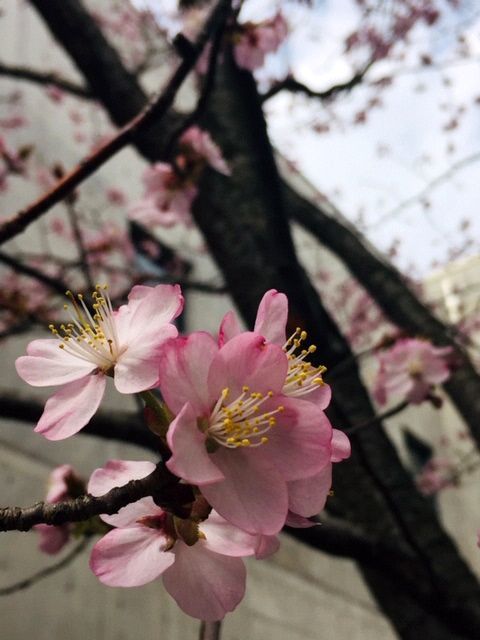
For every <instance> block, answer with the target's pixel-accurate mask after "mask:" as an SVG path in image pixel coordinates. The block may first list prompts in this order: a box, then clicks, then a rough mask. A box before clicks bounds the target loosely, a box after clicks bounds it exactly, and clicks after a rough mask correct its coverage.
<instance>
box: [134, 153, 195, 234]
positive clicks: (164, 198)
mask: <svg viewBox="0 0 480 640" xmlns="http://www.w3.org/2000/svg"><path fill="white" fill-rule="evenodd" d="M143 183H144V185H145V194H144V197H143V199H142V200H140V201H139V202H137V203H135V204H134V205H133V206H132V207H131V208H130V211H129V217H130V218H131V219H132V220H137V221H138V222H141V223H142V224H144V225H146V226H155V225H160V226H162V227H172V226H174V225H175V224H178V223H183V224H185V225H186V226H190V225H191V224H192V219H191V215H190V210H191V208H192V202H193V201H194V199H195V198H196V196H197V193H198V189H197V187H196V186H195V185H194V184H192V183H191V182H186V181H185V180H183V179H182V178H180V177H179V176H178V175H177V173H176V172H175V171H174V169H173V167H172V166H171V165H169V164H166V163H164V162H157V163H156V164H154V165H152V166H151V167H148V168H147V169H146V170H145V173H144V174H143Z"/></svg>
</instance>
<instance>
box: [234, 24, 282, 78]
mask: <svg viewBox="0 0 480 640" xmlns="http://www.w3.org/2000/svg"><path fill="white" fill-rule="evenodd" d="M239 28H240V34H239V35H238V37H237V39H236V40H235V46H234V50H233V51H234V56H235V61H236V63H237V64H238V66H239V67H242V69H248V70H249V71H254V70H255V69H258V68H259V67H262V66H263V64H264V62H265V56H266V55H267V54H268V53H273V52H274V51H276V50H277V49H278V47H279V46H280V45H281V44H282V42H283V41H284V40H285V38H286V37H287V35H288V25H287V23H286V21H285V18H284V17H283V16H282V14H281V13H277V15H276V16H275V17H273V18H271V19H269V20H265V21H264V22H260V23H258V24H255V23H253V22H247V23H245V24H243V25H240V26H239Z"/></svg>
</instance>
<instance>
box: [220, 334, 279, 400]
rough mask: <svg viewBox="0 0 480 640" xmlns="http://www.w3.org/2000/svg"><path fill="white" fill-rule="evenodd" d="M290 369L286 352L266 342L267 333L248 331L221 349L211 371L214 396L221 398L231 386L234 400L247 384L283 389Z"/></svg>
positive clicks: (259, 388) (252, 388)
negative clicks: (264, 334)
mask: <svg viewBox="0 0 480 640" xmlns="http://www.w3.org/2000/svg"><path fill="white" fill-rule="evenodd" d="M287 370H288V362H287V357H286V355H285V353H284V351H283V350H282V349H281V348H280V347H278V346H277V345H275V344H271V343H266V342H265V339H264V338H263V336H260V335H258V334H256V333H251V332H244V333H241V334H240V335H238V336H236V337H235V338H232V339H231V340H229V341H228V342H227V343H226V344H225V345H224V346H223V347H222V348H221V349H220V351H219V352H218V354H217V355H216V357H215V359H214V360H213V362H212V365H211V367H210V371H209V374H208V387H209V389H210V397H211V398H215V399H216V398H218V397H219V396H220V394H221V392H222V389H224V388H225V387H228V388H229V390H230V396H229V398H230V399H231V400H234V399H235V398H237V397H238V396H239V395H240V394H241V393H242V387H243V386H244V385H247V386H248V387H250V391H252V392H254V391H255V392H260V393H266V392H267V391H273V392H274V393H275V392H279V391H280V390H281V389H282V387H283V384H284V382H285V378H286V375H287Z"/></svg>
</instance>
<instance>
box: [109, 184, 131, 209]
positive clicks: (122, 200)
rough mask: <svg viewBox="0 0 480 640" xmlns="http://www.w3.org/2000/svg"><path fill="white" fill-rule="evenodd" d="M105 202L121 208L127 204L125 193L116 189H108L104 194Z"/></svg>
mask: <svg viewBox="0 0 480 640" xmlns="http://www.w3.org/2000/svg"><path fill="white" fill-rule="evenodd" d="M105 195H106V196H107V200H108V202H109V203H110V204H113V205H117V206H123V205H125V204H126V203H127V197H126V195H125V193H124V192H123V191H122V190H121V189H118V188H117V187H109V188H108V189H107V191H106V193H105Z"/></svg>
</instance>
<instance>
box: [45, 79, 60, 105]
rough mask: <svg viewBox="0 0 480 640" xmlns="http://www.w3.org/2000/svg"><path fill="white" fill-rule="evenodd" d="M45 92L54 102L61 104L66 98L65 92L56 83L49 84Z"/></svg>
mask: <svg viewBox="0 0 480 640" xmlns="http://www.w3.org/2000/svg"><path fill="white" fill-rule="evenodd" d="M45 93H46V94H47V96H48V97H49V98H50V100H51V101H52V102H57V103H58V104H60V103H61V102H63V100H64V99H65V92H64V91H63V89H60V87H58V86H57V85H55V84H49V85H47V86H46V87H45Z"/></svg>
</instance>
